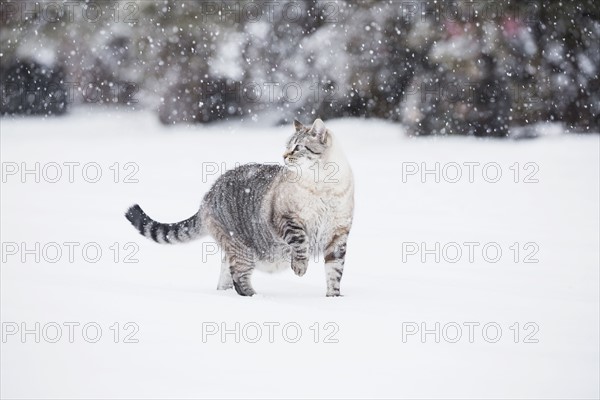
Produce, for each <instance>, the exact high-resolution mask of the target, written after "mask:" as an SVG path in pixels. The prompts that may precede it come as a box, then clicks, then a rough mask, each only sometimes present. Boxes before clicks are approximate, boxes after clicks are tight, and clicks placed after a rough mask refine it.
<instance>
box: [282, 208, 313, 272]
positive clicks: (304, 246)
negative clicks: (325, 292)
mask: <svg viewBox="0 0 600 400" xmlns="http://www.w3.org/2000/svg"><path fill="white" fill-rule="evenodd" d="M282 234H283V240H284V241H285V242H286V243H287V244H288V245H290V247H291V248H292V271H294V273H295V274H296V275H298V276H303V275H304V274H305V273H306V270H307V268H308V236H307V234H306V231H305V230H304V228H303V227H302V225H301V224H300V223H298V222H296V221H294V220H293V219H287V220H286V221H285V223H284V224H283V231H282Z"/></svg>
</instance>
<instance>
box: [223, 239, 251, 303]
mask: <svg viewBox="0 0 600 400" xmlns="http://www.w3.org/2000/svg"><path fill="white" fill-rule="evenodd" d="M227 258H228V262H229V268H230V270H231V278H232V281H233V287H234V288H235V291H236V292H237V293H238V294H239V295H240V296H253V295H255V294H256V292H255V291H254V289H253V288H252V283H251V282H250V278H251V277H252V272H253V271H254V266H255V264H256V260H255V257H253V256H252V254H251V252H248V251H243V250H241V249H239V248H236V249H235V250H233V251H232V250H229V251H228V252H227Z"/></svg>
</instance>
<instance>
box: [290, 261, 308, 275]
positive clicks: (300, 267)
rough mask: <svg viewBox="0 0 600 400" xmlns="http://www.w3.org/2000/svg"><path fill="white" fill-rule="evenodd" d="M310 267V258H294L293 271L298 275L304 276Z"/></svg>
mask: <svg viewBox="0 0 600 400" xmlns="http://www.w3.org/2000/svg"><path fill="white" fill-rule="evenodd" d="M307 269H308V260H292V271H294V273H295V274H296V275H298V276H303V275H304V274H305V273H306V270H307Z"/></svg>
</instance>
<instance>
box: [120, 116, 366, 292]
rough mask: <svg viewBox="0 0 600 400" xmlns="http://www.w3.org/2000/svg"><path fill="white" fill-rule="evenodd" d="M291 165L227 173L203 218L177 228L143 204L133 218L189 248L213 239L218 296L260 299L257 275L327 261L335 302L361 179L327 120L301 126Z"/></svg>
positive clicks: (147, 232)
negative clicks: (217, 250)
mask: <svg viewBox="0 0 600 400" xmlns="http://www.w3.org/2000/svg"><path fill="white" fill-rule="evenodd" d="M294 130H295V131H294V134H293V135H292V137H291V138H290V139H289V141H288V142H287V149H286V151H285V153H284V155H283V158H284V164H285V165H268V164H246V165H242V166H240V167H238V168H236V169H234V170H231V171H228V172H226V173H225V174H223V175H222V176H221V177H220V178H219V179H217V181H216V182H215V183H214V185H213V186H212V188H211V189H210V190H209V192H208V193H207V194H206V195H205V196H204V199H203V201H202V204H201V206H200V209H199V210H198V212H197V213H196V214H195V215H193V216H192V217H190V218H188V219H186V220H184V221H181V222H178V223H174V224H163V223H159V222H156V221H154V220H153V219H151V218H150V217H148V215H146V213H144V211H143V210H142V209H141V208H140V206H139V205H137V204H136V205H134V206H132V207H130V208H129V210H128V211H127V212H126V214H125V216H126V217H127V219H128V220H129V221H130V222H131V223H132V224H133V226H134V227H135V228H136V229H137V230H138V231H139V232H140V233H141V234H142V235H143V236H145V237H147V238H150V239H152V240H154V241H156V242H158V243H183V242H188V241H190V240H194V239H197V238H200V237H202V236H204V235H206V234H209V235H211V236H212V237H213V238H214V239H215V240H216V241H217V243H218V244H219V246H220V247H221V250H222V253H223V254H224V256H223V260H222V264H221V274H220V278H219V283H218V286H217V289H219V290H225V289H230V288H232V287H233V288H235V290H236V292H237V293H238V294H240V295H242V296H252V295H254V294H255V293H256V292H255V291H254V289H253V288H252V284H251V281H250V278H251V275H252V272H253V270H254V269H255V268H256V269H259V270H267V271H277V270H282V269H287V268H290V267H291V269H292V270H293V271H294V273H296V275H298V276H303V275H304V274H305V273H306V270H307V267H308V261H309V257H310V256H311V255H319V254H320V255H324V259H325V275H326V284H327V296H328V297H335V296H340V281H341V279H342V274H343V270H344V262H345V257H346V242H347V240H348V235H349V233H350V228H351V226H352V219H353V214H354V178H353V174H352V170H351V168H350V165H349V164H348V161H347V160H346V157H345V156H344V154H343V152H342V149H341V146H340V144H339V143H338V141H337V140H336V139H335V137H334V136H333V134H332V133H331V131H330V130H328V129H327V128H326V127H325V124H324V123H323V121H321V120H320V119H317V120H316V121H315V122H314V123H313V125H312V126H310V127H309V126H304V125H303V124H302V123H300V122H298V121H297V120H295V121H294Z"/></svg>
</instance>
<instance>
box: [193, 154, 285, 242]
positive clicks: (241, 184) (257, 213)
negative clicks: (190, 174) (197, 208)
mask: <svg viewBox="0 0 600 400" xmlns="http://www.w3.org/2000/svg"><path fill="white" fill-rule="evenodd" d="M284 171H285V168H284V167H283V166H281V165H273V164H245V165H242V166H240V167H238V168H236V169H233V170H230V171H227V172H226V173H225V174H223V175H222V176H221V177H219V179H217V181H216V182H215V184H214V185H213V187H212V188H211V189H210V191H209V192H208V193H207V194H206V196H205V197H204V201H203V205H202V207H203V209H204V211H205V213H206V214H207V215H208V216H210V218H211V219H214V220H215V221H216V222H218V224H219V225H220V227H221V228H222V229H225V230H226V231H227V232H228V233H229V234H231V235H239V236H240V237H239V238H240V239H243V241H244V242H245V241H248V240H249V239H251V236H252V235H256V234H258V233H259V231H262V230H263V229H262V228H263V227H261V226H260V225H261V224H264V219H263V217H265V215H264V212H263V204H264V201H265V197H266V196H267V195H268V193H269V189H270V188H271V187H272V186H273V185H274V184H276V183H277V182H278V181H279V180H280V179H282V177H283V176H284ZM261 235H262V232H261Z"/></svg>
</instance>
